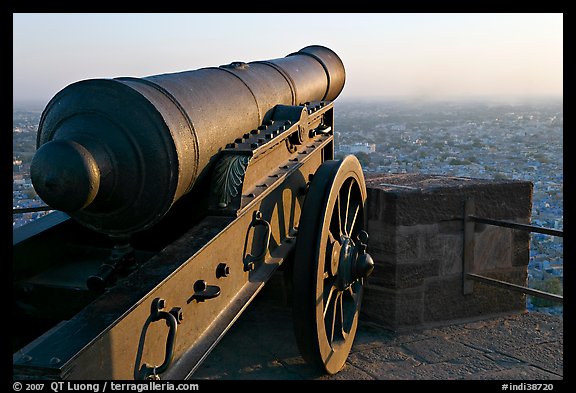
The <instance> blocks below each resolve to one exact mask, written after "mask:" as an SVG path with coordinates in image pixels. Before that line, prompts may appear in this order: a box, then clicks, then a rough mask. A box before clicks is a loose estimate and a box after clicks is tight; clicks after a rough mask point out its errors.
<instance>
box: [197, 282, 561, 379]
mask: <svg viewBox="0 0 576 393" xmlns="http://www.w3.org/2000/svg"><path fill="white" fill-rule="evenodd" d="M563 343H564V338H563V318H562V317H558V316H551V315H547V314H542V313H535V312H530V313H524V314H516V315H507V316H502V317H497V318H491V319H485V320H480V321H474V322H470V321H468V322H462V323H458V324H452V325H448V326H443V327H433V328H428V329H420V330H417V331H410V332H405V333H395V332H391V331H389V330H386V329H385V328H383V327H381V326H379V325H377V324H375V323H371V322H370V321H367V320H365V319H362V318H361V320H360V323H359V327H358V331H357V335H356V340H355V342H354V346H353V347H352V351H351V353H350V356H349V357H348V361H347V362H346V364H345V366H344V368H343V369H342V370H341V371H340V372H339V373H337V374H335V375H331V376H328V375H322V374H319V373H318V372H317V371H315V370H313V369H312V368H311V367H310V366H309V365H308V364H306V363H305V361H304V360H303V359H302V357H301V356H300V354H299V352H298V348H297V346H296V339H295V338H294V332H293V329H292V316H291V310H290V308H289V307H287V306H285V305H283V304H282V301H281V298H280V297H279V296H274V294H273V293H272V292H269V293H266V292H263V293H262V294H260V295H259V296H258V297H257V298H256V299H255V300H254V302H253V303H252V304H251V305H250V306H249V307H248V309H247V310H246V311H245V312H244V314H243V315H242V316H241V317H240V319H239V320H238V321H237V322H236V323H235V324H234V326H233V327H232V328H231V329H230V331H229V332H228V333H227V334H226V336H225V337H224V338H223V339H222V341H221V342H220V343H219V344H218V345H217V347H216V348H215V349H214V351H212V353H211V354H210V355H209V356H208V358H207V359H206V360H205V361H204V363H203V364H202V365H201V366H200V368H199V369H198V370H197V371H196V373H195V374H194V375H193V379H196V380H516V381H519V380H523V381H526V380H562V379H563V359H564V348H563Z"/></svg>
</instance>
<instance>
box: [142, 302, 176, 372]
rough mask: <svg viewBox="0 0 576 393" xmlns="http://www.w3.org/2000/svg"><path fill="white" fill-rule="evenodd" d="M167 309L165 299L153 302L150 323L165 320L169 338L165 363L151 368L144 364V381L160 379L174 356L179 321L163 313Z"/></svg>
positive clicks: (169, 314)
mask: <svg viewBox="0 0 576 393" xmlns="http://www.w3.org/2000/svg"><path fill="white" fill-rule="evenodd" d="M164 307H165V301H164V299H160V298H156V299H154V300H153V301H152V306H151V310H150V317H149V319H150V323H152V322H157V321H160V320H162V319H163V320H165V321H166V324H167V325H168V327H169V330H168V337H167V338H166V351H165V355H164V361H163V362H162V364H161V365H159V366H149V365H147V364H144V366H143V373H144V379H159V376H158V375H159V374H162V373H163V372H165V371H166V370H167V369H168V366H170V363H171V362H172V357H173V356H174V343H175V342H176V330H177V326H178V321H177V320H176V317H175V316H174V315H172V314H171V313H169V312H167V311H162V310H163V309H164Z"/></svg>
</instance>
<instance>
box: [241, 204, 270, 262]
mask: <svg viewBox="0 0 576 393" xmlns="http://www.w3.org/2000/svg"><path fill="white" fill-rule="evenodd" d="M259 225H260V226H264V227H265V228H266V236H265V238H266V241H265V243H264V247H262V250H261V251H260V253H258V255H251V254H248V255H246V258H245V262H246V263H250V262H254V261H258V260H260V259H262V258H264V257H265V256H266V251H268V246H269V245H270V235H271V234H272V229H271V227H270V223H269V222H268V221H266V220H265V219H263V218H262V212H261V211H259V210H256V211H255V212H254V213H253V214H252V221H251V222H250V226H249V227H248V232H247V233H246V241H245V242H244V249H245V250H246V246H247V245H248V236H249V235H250V229H251V228H256V227H257V226H259Z"/></svg>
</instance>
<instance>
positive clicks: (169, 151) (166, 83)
mask: <svg viewBox="0 0 576 393" xmlns="http://www.w3.org/2000/svg"><path fill="white" fill-rule="evenodd" d="M344 82H345V71H344V65H343V64H342V61H341V60H340V58H339V57H338V56H337V55H336V54H335V53H334V52H333V51H332V50H330V49H328V48H326V47H323V46H319V45H312V46H307V47H305V48H303V49H301V50H299V51H298V52H294V53H291V54H289V55H288V56H286V57H283V58H278V59H272V60H266V61H255V62H250V63H243V62H233V63H231V64H229V65H225V66H220V67H209V68H201V69H197V70H192V71H184V72H177V73H169V74H162V75H154V76H148V77H143V78H133V77H121V78H113V79H89V80H83V81H79V82H76V83H73V84H71V85H69V86H67V87H65V88H64V89H62V90H61V91H60V92H58V93H57V94H56V95H55V96H54V97H53V98H52V100H50V102H49V103H48V105H47V106H46V108H45V110H44V112H43V113H42V117H41V119H40V124H39V129H38V137H37V148H38V150H37V152H36V154H35V156H34V159H33V161H32V165H31V177H32V182H33V185H34V188H35V190H36V192H37V193H38V195H39V196H40V197H41V198H42V199H43V200H44V201H45V202H46V203H47V204H48V205H49V206H51V207H53V208H55V209H58V210H62V211H64V212H66V213H68V214H69V215H70V216H71V217H73V218H74V219H76V220H77V221H78V222H80V223H81V224H83V225H85V226H87V227H89V228H91V229H93V230H96V231H98V232H101V233H106V234H109V235H118V236H120V235H126V234H130V233H133V232H137V231H141V230H144V229H146V228H149V227H151V226H153V225H154V224H155V223H157V222H158V221H159V220H160V219H161V218H162V217H163V216H164V215H165V214H166V213H167V212H168V211H169V210H170V208H171V206H172V205H173V204H174V203H175V202H176V201H177V200H179V199H180V198H181V197H182V196H184V195H185V194H187V193H188V192H189V191H190V190H191V189H192V188H193V186H194V184H195V183H197V181H198V180H199V179H200V178H202V177H203V176H205V175H206V173H207V172H208V170H209V168H210V164H211V163H212V162H213V161H214V157H215V156H216V155H217V154H218V152H219V151H220V150H222V149H223V148H225V146H226V145H227V144H228V143H230V142H232V141H234V140H235V139H236V138H239V137H241V136H242V135H243V134H245V133H247V132H249V131H250V130H251V129H254V128H257V127H258V126H259V125H261V124H262V123H263V122H265V121H267V120H269V119H270V117H271V116H272V112H273V109H274V107H275V106H276V105H278V104H282V105H301V104H303V103H305V102H311V101H320V100H334V99H335V98H336V97H337V96H338V95H339V94H340V92H341V91H342V89H343V87H344Z"/></svg>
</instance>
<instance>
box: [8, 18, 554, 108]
mask: <svg viewBox="0 0 576 393" xmlns="http://www.w3.org/2000/svg"><path fill="white" fill-rule="evenodd" d="M13 22H14V24H13V44H14V47H13V65H14V73H13V78H14V90H13V98H14V100H15V101H18V100H30V99H38V100H42V101H47V100H49V99H50V98H51V97H52V96H53V95H54V94H56V93H57V92H58V91H59V90H61V89H62V88H64V87H65V86H67V85H68V84H70V83H72V82H75V81H78V80H82V79H89V78H101V77H105V78H112V77H117V76H148V75H154V74H160V73H167V72H176V71H183V70H193V69H197V68H201V67H211V66H218V65H222V64H228V63H230V62H232V61H246V62H250V61H254V60H268V59H274V58H278V57H284V56H285V55H287V54H289V53H291V52H295V51H297V50H299V49H301V48H303V47H304V46H307V45H312V44H320V45H324V46H327V47H329V48H330V49H332V50H334V51H335V52H336V53H337V54H338V55H339V56H340V58H341V59H342V61H343V62H344V66H345V68H346V78H347V79H346V85H345V87H344V90H343V92H342V95H341V97H348V98H354V97H364V96H387V97H397V96H402V97H406V96H408V97H418V98H446V97H469V96H473V97H475V96H500V97H502V96H515V97H517V96H539V95H554V96H562V94H563V15H562V14H561V13H546V14H534V13H528V14H511V13H504V14H492V13H487V14H483V13H464V14H458V13H447V14H438V13H433V14H418V13H407V14H394V13H393V14H384V13H376V14H363V13H331V14H321V13H320V14H317V13H312V14H306V13H304V14H287V13H277V14H262V13H258V14H210V13H207V14H203V13H201V14H153V13H152V14H146V13H144V14H130V13H127V14H126V13H125V14H113V13H104V14H90V13H86V14H73V13H63V14H32V13H22V14H13Z"/></svg>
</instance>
